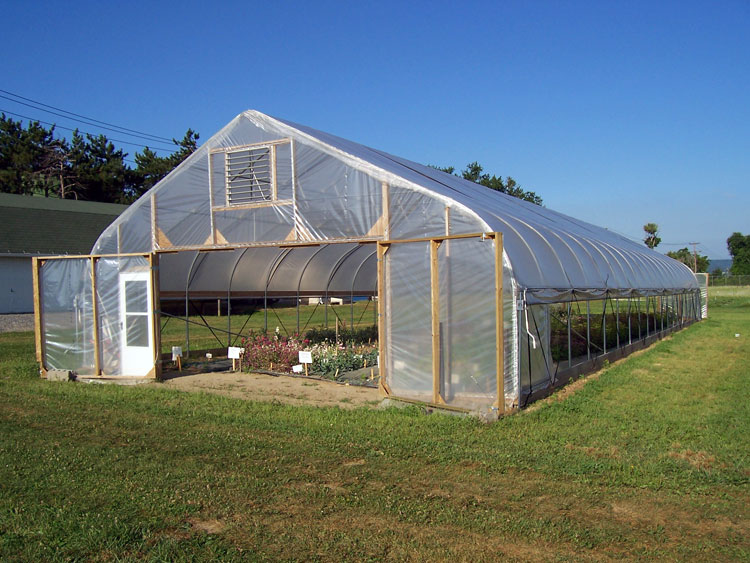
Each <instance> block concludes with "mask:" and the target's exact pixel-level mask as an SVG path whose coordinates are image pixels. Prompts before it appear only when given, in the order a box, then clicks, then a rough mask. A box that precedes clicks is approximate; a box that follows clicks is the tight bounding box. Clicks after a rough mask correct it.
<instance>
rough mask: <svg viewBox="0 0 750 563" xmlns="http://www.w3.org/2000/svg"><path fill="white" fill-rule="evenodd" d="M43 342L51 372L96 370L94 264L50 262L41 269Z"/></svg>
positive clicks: (80, 259) (64, 261) (76, 260)
mask: <svg viewBox="0 0 750 563" xmlns="http://www.w3.org/2000/svg"><path fill="white" fill-rule="evenodd" d="M40 275H41V280H40V283H41V294H40V298H41V308H42V311H41V313H42V339H43V342H44V353H45V358H44V365H45V366H46V368H47V369H59V370H71V371H75V372H77V373H82V374H90V373H93V372H94V369H95V359H94V322H93V306H92V303H93V301H92V297H91V295H92V289H91V261H90V260H89V259H88V258H78V259H63V260H47V261H46V262H44V263H43V264H42V267H41V272H40Z"/></svg>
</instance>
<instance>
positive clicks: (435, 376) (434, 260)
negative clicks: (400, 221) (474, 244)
mask: <svg viewBox="0 0 750 563" xmlns="http://www.w3.org/2000/svg"><path fill="white" fill-rule="evenodd" d="M441 242H442V241H439V240H432V241H430V301H431V305H432V306H431V316H432V402H433V403H435V404H444V403H445V401H444V400H443V396H442V394H441V381H440V368H441V365H440V278H439V277H438V248H440V244H441Z"/></svg>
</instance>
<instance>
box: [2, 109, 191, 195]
mask: <svg viewBox="0 0 750 563" xmlns="http://www.w3.org/2000/svg"><path fill="white" fill-rule="evenodd" d="M198 139H199V135H198V133H196V132H195V131H193V130H192V129H188V130H187V132H186V133H185V136H184V137H183V138H182V140H180V141H177V140H176V139H173V140H172V141H173V142H174V143H175V152H173V153H172V154H171V155H169V156H164V157H162V156H158V155H157V154H156V152H154V151H152V150H151V149H149V148H148V147H145V148H144V149H143V150H142V151H141V152H138V153H136V154H135V156H134V160H135V167H131V166H130V165H128V163H127V162H126V161H125V159H126V157H127V156H128V154H127V153H126V152H124V151H123V150H122V149H118V148H116V147H115V145H114V144H113V143H112V142H111V141H110V140H109V139H107V137H106V136H105V135H91V134H88V133H86V134H81V133H80V132H79V131H78V130H75V131H73V134H72V137H71V139H70V140H67V139H66V138H64V137H62V138H61V137H59V136H57V135H56V134H55V126H54V125H51V126H50V127H49V128H46V127H44V126H43V125H42V124H41V123H39V122H38V121H29V122H27V124H26V126H25V127H24V125H23V122H21V121H16V120H14V119H12V118H10V117H8V116H6V115H5V114H4V113H3V114H0V192H4V193H13V194H25V195H42V196H45V197H59V198H63V199H81V200H88V201H102V202H107V203H125V204H129V203H132V202H133V201H135V200H136V199H138V198H139V197H140V196H141V195H142V194H143V193H145V192H146V191H147V190H149V189H150V188H151V187H152V186H153V185H154V184H156V183H157V182H158V181H159V180H161V179H162V178H164V176H166V175H167V174H169V172H171V171H172V169H174V168H175V167H176V166H177V165H178V164H180V163H181V162H182V161H183V160H185V158H187V157H188V156H190V155H191V154H192V153H193V152H194V151H195V150H196V149H197V148H198Z"/></svg>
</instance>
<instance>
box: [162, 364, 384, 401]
mask: <svg viewBox="0 0 750 563" xmlns="http://www.w3.org/2000/svg"><path fill="white" fill-rule="evenodd" d="M165 376H166V379H165V380H164V383H163V385H167V386H169V387H172V388H173V389H179V390H181V391H205V392H206V393H216V394H219V395H226V396H228V397H235V398H238V399H247V400H253V401H267V402H273V401H278V402H280V403H284V404H288V405H312V406H318V407H333V406H338V407H341V408H345V409H351V408H356V407H363V406H364V407H370V408H375V407H376V406H377V405H378V404H379V403H380V401H381V399H382V397H381V396H380V393H379V391H378V390H377V389H375V388H372V387H363V386H359V385H342V384H339V383H334V382H333V381H321V380H318V379H312V378H302V377H287V376H283V375H280V376H276V377H274V376H271V375H265V374H260V373H244V372H216V373H199V374H193V375H179V374H177V373H168V374H165Z"/></svg>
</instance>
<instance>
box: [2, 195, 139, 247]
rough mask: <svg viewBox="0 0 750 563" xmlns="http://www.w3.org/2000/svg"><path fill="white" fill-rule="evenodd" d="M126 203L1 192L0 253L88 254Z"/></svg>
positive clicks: (125, 207)
mask: <svg viewBox="0 0 750 563" xmlns="http://www.w3.org/2000/svg"><path fill="white" fill-rule="evenodd" d="M127 208H128V206H127V205H119V204H115V203H100V202H97V201H77V200H73V199H59V198H52V197H40V196H27V195H16V194H5V193H0V255H2V254H36V255H52V254H88V252H89V250H90V249H91V246H92V245H93V244H94V242H95V241H96V239H97V237H98V236H99V234H100V233H101V232H102V231H103V230H104V229H106V228H107V226H108V225H109V224H110V223H111V222H112V221H114V220H115V219H116V218H117V217H118V216H119V215H120V214H121V213H122V212H123V211H125V210H126V209H127Z"/></svg>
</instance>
